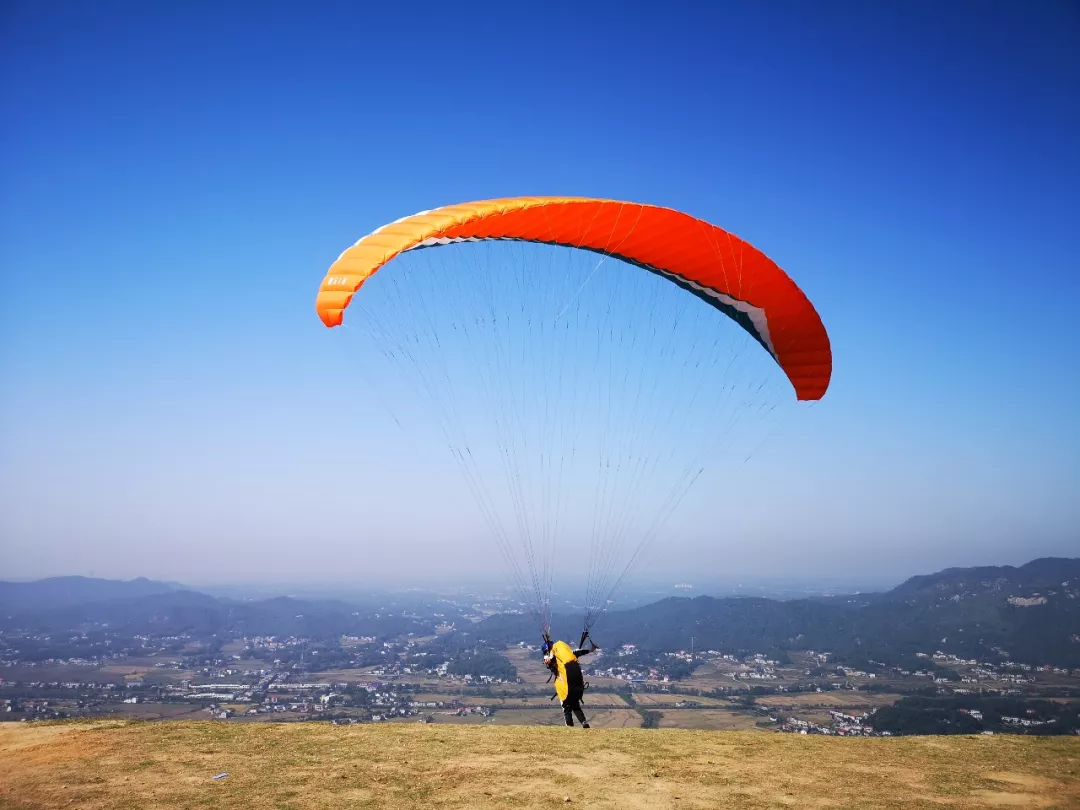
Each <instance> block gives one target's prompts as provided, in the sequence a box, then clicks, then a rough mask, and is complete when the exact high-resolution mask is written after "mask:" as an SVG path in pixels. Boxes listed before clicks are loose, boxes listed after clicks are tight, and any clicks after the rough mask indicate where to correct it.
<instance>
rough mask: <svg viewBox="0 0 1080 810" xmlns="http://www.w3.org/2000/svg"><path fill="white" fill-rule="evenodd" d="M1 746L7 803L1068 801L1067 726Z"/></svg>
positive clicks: (224, 727)
mask: <svg viewBox="0 0 1080 810" xmlns="http://www.w3.org/2000/svg"><path fill="white" fill-rule="evenodd" d="M598 714H600V713H598ZM627 714H629V712H627ZM0 761H2V763H3V767H2V768H0V808H4V810H16V809H17V810H31V808H79V809H80V810H102V809H103V808H117V810H164V808H229V810H234V809H235V810H267V809H268V808H275V809H276V808H281V810H330V809H331V808H334V809H335V810H336V809H337V808H386V809H387V810H398V809H399V808H420V807H423V808H479V809H480V810H486V809H487V808H513V809H514V810H528V809H529V808H551V807H552V806H554V805H559V806H563V805H564V804H565V802H566V799H567V798H569V799H570V806H576V807H587V808H609V809H611V810H614V808H620V809H622V808H629V809H630V810H633V808H642V810H646V809H647V810H661V809H662V808H695V809H699V810H713V808H717V807H724V808H745V809H746V810H757V809H758V808H792V807H794V808H807V807H809V808H830V807H832V808H850V809H851V810H869V809H871V808H875V809H876V808H919V807H934V808H955V809H956V810H967V809H969V808H1002V807H1033V808H1062V809H1063V810H1064V808H1070V807H1077V806H1080V740H1078V739H1072V738H1062V737H1057V738H1047V737H1042V738H1040V737H1016V736H1001V735H997V736H992V737H985V736H980V737H907V738H893V739H880V738H879V739H852V740H845V739H833V738H828V737H820V736H800V735H781V734H765V733H761V732H705V731H681V730H675V729H659V730H643V729H635V728H611V729H600V728H594V729H590V730H588V731H586V730H583V729H580V728H575V729H569V728H558V727H556V728H552V727H536V728H527V727H514V728H507V727H500V726H498V725H493V724H484V725H479V726H449V725H433V726H425V725H420V724H415V723H410V724H385V725H362V726H348V727H336V726H331V725H330V724H325V723H320V724H313V723H303V724H276V723H266V724H235V723H215V722H172V723H122V722H97V723H94V722H83V723H33V724H14V723H11V724H0ZM223 772H227V773H228V776H227V777H225V778H223V779H220V780H214V779H213V778H212V777H213V776H214V775H215V774H219V773H223Z"/></svg>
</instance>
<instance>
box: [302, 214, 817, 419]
mask: <svg viewBox="0 0 1080 810" xmlns="http://www.w3.org/2000/svg"><path fill="white" fill-rule="evenodd" d="M482 240H520V241H524V242H539V243H544V244H550V245H563V246H566V247H575V248H583V249H586V250H591V251H595V252H597V253H602V254H606V255H610V256H613V257H615V258H618V259H622V260H623V261H626V262H628V263H630V264H635V265H638V266H640V267H642V268H644V269H646V270H650V271H652V272H655V273H659V274H661V275H663V276H665V277H666V278H668V279H670V280H671V281H673V282H674V283H676V284H678V285H679V286H680V287H683V288H684V289H686V290H688V291H690V292H692V293H693V294H695V295H697V296H699V297H700V298H702V299H703V300H705V301H707V302H708V303H709V304H711V305H712V306H714V307H716V308H717V309H719V310H720V311H721V312H723V313H724V314H726V315H728V316H729V317H731V318H732V319H733V320H735V321H736V322H737V323H738V324H739V325H740V326H742V327H743V328H744V329H746V331H747V332H749V333H750V334H751V335H752V336H753V337H754V338H755V340H757V341H758V342H759V343H761V345H762V346H764V347H765V349H766V350H767V351H768V352H769V353H770V354H771V355H772V356H773V357H774V358H775V359H776V362H777V363H779V364H780V367H781V368H782V369H783V370H784V373H785V374H786V375H787V377H788V379H789V380H791V384H792V385H793V386H794V387H795V392H796V395H797V397H798V398H799V399H801V400H816V399H821V397H822V396H824V395H825V391H826V390H827V389H828V387H829V379H830V377H831V375H832V352H831V350H830V346H829V336H828V334H827V333H826V332H825V327H824V325H823V324H822V323H821V319H820V318H819V317H818V314H817V312H816V311H815V309H814V307H813V305H812V304H811V303H810V301H809V299H807V297H806V296H805V295H804V294H803V292H802V290H800V289H799V288H798V286H796V284H795V282H794V281H792V280H791V279H790V278H789V277H788V276H787V274H785V273H784V272H783V271H782V270H781V269H780V268H779V267H777V265H776V263H775V262H773V261H772V260H771V259H769V258H768V257H767V256H766V255H765V254H764V253H762V252H761V251H760V250H758V249H757V248H755V247H753V246H752V245H750V244H748V243H747V242H744V241H743V240H741V239H739V238H738V237H736V236H733V235H732V234H730V233H728V232H727V231H724V230H722V229H720V228H718V227H716V226H715V225H710V224H709V223H707V222H705V221H703V220H700V219H696V218H694V217H692V216H690V215H689V214H684V213H681V212H679V211H675V210H672V209H670V208H661V207H658V206H654V205H643V204H640V203H630V202H620V201H617V200H597V199H589V198H582V197H512V198H508V199H501V200H485V201H481V202H473V203H463V204H461V205H450V206H446V207H445V208H437V209H435V210H433V211H422V212H420V213H419V214H415V215H414V216H411V217H405V218H403V219H399V220H397V221H396V222H393V223H391V224H389V225H385V226H383V227H381V228H379V229H378V230H376V231H375V232H374V233H372V234H370V235H368V236H365V237H364V238H363V239H361V240H360V241H358V242H357V243H356V244H355V245H353V246H352V247H350V248H349V249H348V250H346V251H345V252H344V253H342V254H341V256H340V257H339V258H338V260H337V261H336V262H334V264H333V265H332V266H331V267H330V270H329V272H328V273H327V274H326V278H324V279H323V283H322V286H321V287H320V288H319V294H318V297H317V299H316V304H315V307H316V310H317V311H318V313H319V317H320V318H321V319H322V322H323V323H324V324H326V325H327V326H329V327H333V326H337V325H339V324H340V323H341V322H342V317H343V313H344V311H345V309H346V308H347V307H348V306H349V303H350V301H351V300H352V297H353V295H354V294H355V293H356V292H357V291H358V290H359V289H360V287H361V286H362V285H363V284H364V282H365V281H367V279H368V278H369V277H370V276H371V275H372V274H373V273H375V272H376V271H377V270H379V269H380V268H381V267H382V266H383V265H385V264H386V263H387V262H389V261H390V260H392V259H393V258H394V257H395V256H398V255H399V254H401V253H402V252H404V251H408V250H416V249H417V248H426V247H435V246H439V245H448V244H452V243H455V242H476V241H482Z"/></svg>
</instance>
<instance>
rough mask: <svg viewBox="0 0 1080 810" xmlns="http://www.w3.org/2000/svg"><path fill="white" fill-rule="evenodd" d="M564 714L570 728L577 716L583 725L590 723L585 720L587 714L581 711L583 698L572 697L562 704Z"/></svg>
mask: <svg viewBox="0 0 1080 810" xmlns="http://www.w3.org/2000/svg"><path fill="white" fill-rule="evenodd" d="M562 713H563V717H565V718H566V725H568V726H572V725H574V716H575V715H577V719H578V721H579V722H580V723H581V724H582V725H585V724H586V723H588V722H589V721H588V720H586V719H585V712H583V711H582V710H581V698H580V697H577V696H575V695H571V696H570V697H568V698H567V699H566V700H564V701H563V702H562Z"/></svg>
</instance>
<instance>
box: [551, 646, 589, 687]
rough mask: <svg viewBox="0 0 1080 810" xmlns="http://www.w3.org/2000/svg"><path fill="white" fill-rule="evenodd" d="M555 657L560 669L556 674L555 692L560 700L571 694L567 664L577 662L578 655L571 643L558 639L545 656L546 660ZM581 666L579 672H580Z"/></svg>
mask: <svg viewBox="0 0 1080 810" xmlns="http://www.w3.org/2000/svg"><path fill="white" fill-rule="evenodd" d="M552 658H554V659H555V663H556V665H557V666H558V671H557V672H556V674H555V694H557V695H558V696H559V700H566V698H567V697H568V696H569V694H570V682H569V681H568V680H567V676H566V665H567V664H572V663H576V662H577V660H578V659H577V656H576V655H574V651H573V650H572V649H570V645H569V644H567V643H566V642H565V641H556V642H555V643H554V644H552V645H551V652H549V653H548V654H547V656H545V659H546V660H551V659H552ZM580 671H581V670H580V668H579V669H578V672H579V673H580ZM579 677H580V676H579Z"/></svg>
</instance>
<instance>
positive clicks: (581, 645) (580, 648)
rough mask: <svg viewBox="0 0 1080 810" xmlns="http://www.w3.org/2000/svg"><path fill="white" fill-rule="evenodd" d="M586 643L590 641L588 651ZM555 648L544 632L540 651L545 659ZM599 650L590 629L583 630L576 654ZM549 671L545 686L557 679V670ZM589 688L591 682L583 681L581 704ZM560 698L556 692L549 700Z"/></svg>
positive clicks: (549, 636) (549, 637)
mask: <svg viewBox="0 0 1080 810" xmlns="http://www.w3.org/2000/svg"><path fill="white" fill-rule="evenodd" d="M586 641H588V642H589V645H590V646H589V649H588V650H585V642H586ZM553 646H554V644H553V642H552V641H551V635H550V634H549V633H548V632H547V631H546V630H545V631H544V643H543V644H542V645H540V650H541V651H542V652H543V655H544V658H547V656H548V654H549V653H550V652H551V648H552V647H553ZM598 649H600V648H599V647H598V646H597V645H596V642H595V641H593V640H592V638H591V637H590V636H589V630H588V628H586V629H584V630H582V631H581V640H580V641H578V645H577V649H576V650H574V654H575V655H577V654H578V653H581V652H594V651H596V650H598ZM548 669H549V670H550V674H549V675H548V679H547V680H546V681H544V683H545V684H548V683H551V679H552V678H554V677H555V673H556V670H555V669H552V668H551V667H550V666H549V667H548ZM588 688H589V682H588V681H586V680H584V679H582V697H581V703H584V702H585V696H584V692H585V691H586V690H587V689H588ZM558 696H559V695H558V693H557V692H556V693H555V694H554V695H552V696H551V697H550V698H548V700H549V701H552V700H554V699H555V698H557V697H558Z"/></svg>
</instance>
